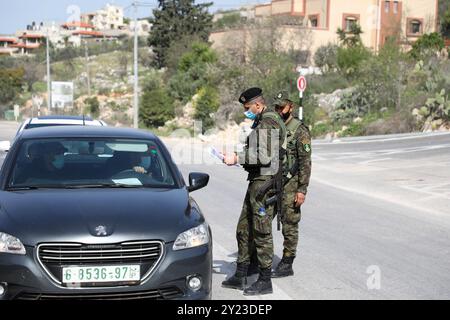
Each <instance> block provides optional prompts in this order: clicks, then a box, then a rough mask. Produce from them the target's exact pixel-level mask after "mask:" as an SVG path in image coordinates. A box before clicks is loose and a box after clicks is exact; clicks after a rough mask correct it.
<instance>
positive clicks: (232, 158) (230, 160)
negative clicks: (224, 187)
mask: <svg viewBox="0 0 450 320" xmlns="http://www.w3.org/2000/svg"><path fill="white" fill-rule="evenodd" d="M223 163H225V164H226V165H227V166H234V165H235V164H237V163H238V157H237V154H235V153H232V154H228V155H226V156H225V157H224V158H223Z"/></svg>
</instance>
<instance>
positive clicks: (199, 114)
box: [194, 87, 220, 130]
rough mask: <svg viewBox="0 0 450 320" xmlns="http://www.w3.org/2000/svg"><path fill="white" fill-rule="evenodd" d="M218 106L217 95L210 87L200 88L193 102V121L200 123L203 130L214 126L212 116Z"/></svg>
mask: <svg viewBox="0 0 450 320" xmlns="http://www.w3.org/2000/svg"><path fill="white" fill-rule="evenodd" d="M219 106H220V101H219V93H218V92H217V90H216V89H214V88H211V87H205V88H201V89H200V90H199V92H198V99H197V100H196V101H195V104H194V107H195V114H194V118H195V120H200V121H202V124H203V126H202V127H203V130H207V129H209V128H211V127H213V126H214V119H213V115H214V113H216V112H217V110H218V109H219Z"/></svg>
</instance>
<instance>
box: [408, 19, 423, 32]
mask: <svg viewBox="0 0 450 320" xmlns="http://www.w3.org/2000/svg"><path fill="white" fill-rule="evenodd" d="M422 29H423V24H422V21H421V20H419V19H408V33H409V35H412V36H416V35H421V34H422Z"/></svg>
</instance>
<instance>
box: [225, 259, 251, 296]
mask: <svg viewBox="0 0 450 320" xmlns="http://www.w3.org/2000/svg"><path fill="white" fill-rule="evenodd" d="M247 270H248V265H247V264H241V263H238V265H237V267H236V273H235V274H234V275H233V276H232V277H231V278H229V279H228V280H225V281H223V282H222V287H224V288H228V289H237V290H244V289H245V286H246V285H247Z"/></svg>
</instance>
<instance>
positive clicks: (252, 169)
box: [236, 111, 286, 269]
mask: <svg viewBox="0 0 450 320" xmlns="http://www.w3.org/2000/svg"><path fill="white" fill-rule="evenodd" d="M271 130H277V133H278V139H279V140H278V143H279V146H280V147H281V146H283V145H284V144H285V136H286V129H285V125H284V123H283V121H282V119H281V118H280V117H279V116H278V114H277V113H275V112H272V111H265V112H263V113H262V114H261V115H260V116H259V120H257V121H256V122H255V125H254V130H253V132H252V133H251V134H250V135H249V137H248V139H247V144H246V147H245V148H244V151H243V152H242V153H240V154H239V159H240V162H241V164H242V165H243V167H244V169H245V170H246V171H247V172H248V181H249V186H248V189H247V194H246V196H245V200H244V205H243V208H242V212H241V216H240V218H239V222H238V226H237V231H236V238H237V242H238V259H237V263H238V264H243V265H248V264H250V255H251V253H252V252H253V251H254V250H255V249H256V253H257V257H258V264H259V267H260V268H261V269H270V268H271V266H272V258H273V238H272V220H273V215H274V207H273V206H271V207H268V208H265V209H266V213H265V214H263V215H261V214H260V212H259V209H260V208H264V207H265V205H264V203H265V199H266V196H264V197H263V198H262V199H259V198H257V197H256V194H257V193H258V190H259V189H260V188H261V186H262V185H263V184H264V183H265V182H266V181H267V180H270V179H272V177H273V175H268V174H263V173H262V169H263V168H267V167H270V166H271V164H273V162H272V161H273V158H274V157H276V158H277V159H279V154H278V153H279V148H277V149H276V150H274V152H277V154H276V155H272V154H271V150H272V149H271V139H272V134H273V132H271ZM253 139H257V140H253ZM252 140H253V141H258V147H257V148H256V150H255V149H252V148H249V141H252ZM255 159H257V161H255ZM252 160H253V161H252ZM255 162H256V163H255ZM252 163H253V164H252ZM279 165H282V163H281V162H279Z"/></svg>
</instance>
